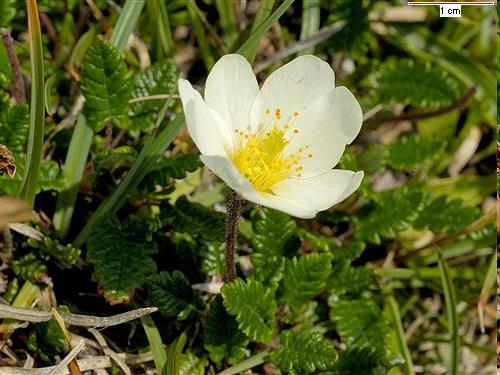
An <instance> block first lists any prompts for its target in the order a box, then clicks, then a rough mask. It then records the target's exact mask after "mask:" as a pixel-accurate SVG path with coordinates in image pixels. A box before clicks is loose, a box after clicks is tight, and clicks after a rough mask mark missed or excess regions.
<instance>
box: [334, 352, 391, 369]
mask: <svg viewBox="0 0 500 375" xmlns="http://www.w3.org/2000/svg"><path fill="white" fill-rule="evenodd" d="M333 374H334V375H346V374H349V375H386V374H387V367H386V363H385V360H384V357H383V356H382V355H381V354H380V353H379V352H377V351H374V350H373V349H370V348H363V349H357V348H355V349H351V350H348V351H345V352H340V355H339V359H338V361H337V363H336V365H335V368H334V369H333Z"/></svg>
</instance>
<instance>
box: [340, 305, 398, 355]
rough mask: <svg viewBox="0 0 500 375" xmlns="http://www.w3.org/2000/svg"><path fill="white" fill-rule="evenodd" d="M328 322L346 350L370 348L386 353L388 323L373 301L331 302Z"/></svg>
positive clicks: (388, 331) (388, 332)
mask: <svg viewBox="0 0 500 375" xmlns="http://www.w3.org/2000/svg"><path fill="white" fill-rule="evenodd" d="M330 304H331V308H330V320H331V321H332V322H335V326H336V328H337V332H338V333H339V334H340V336H341V337H342V339H343V340H344V341H345V343H346V345H347V348H348V349H353V348H360V349H362V348H371V349H373V350H376V351H378V352H380V353H384V354H385V353H386V351H387V342H388V339H389V334H390V330H389V323H388V322H387V321H386V319H385V318H384V316H383V314H382V311H381V310H380V308H379V307H378V306H377V305H376V304H375V302H374V301H372V300H368V299H357V300H352V301H344V300H342V301H332V302H331V303H330Z"/></svg>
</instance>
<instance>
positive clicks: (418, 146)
mask: <svg viewBox="0 0 500 375" xmlns="http://www.w3.org/2000/svg"><path fill="white" fill-rule="evenodd" d="M443 146H444V143H443V142H442V141H441V140H439V139H432V138H420V137H419V136H411V137H401V138H399V139H398V140H397V141H396V142H394V143H391V144H390V145H388V146H387V154H386V157H385V163H386V164H387V165H389V166H390V167H392V168H394V169H396V170H398V171H401V170H403V169H405V168H411V167H414V166H416V165H420V164H422V163H424V162H429V161H432V160H435V159H436V157H438V156H439V155H440V154H441V152H442V151H443Z"/></svg>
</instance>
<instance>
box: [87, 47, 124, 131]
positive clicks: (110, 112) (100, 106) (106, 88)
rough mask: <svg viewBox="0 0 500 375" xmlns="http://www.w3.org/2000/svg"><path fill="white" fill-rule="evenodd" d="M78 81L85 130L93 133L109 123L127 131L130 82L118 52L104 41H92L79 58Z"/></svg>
mask: <svg viewBox="0 0 500 375" xmlns="http://www.w3.org/2000/svg"><path fill="white" fill-rule="evenodd" d="M81 78H82V86H81V88H82V92H83V95H84V96H85V99H86V105H85V115H86V117H87V123H88V124H89V126H90V127H91V128H92V129H94V131H96V132H98V131H100V130H102V129H103V128H104V127H105V126H106V125H107V124H108V123H110V122H112V123H114V124H115V125H116V126H118V127H120V128H127V125H128V124H127V121H128V116H127V115H128V113H127V109H128V99H129V97H130V94H131V92H132V88H133V82H132V80H131V77H130V75H129V73H128V71H127V66H126V65H125V63H124V62H123V60H122V58H121V57H120V53H119V52H118V50H117V49H116V48H115V47H113V45H112V44H111V43H109V42H107V41H105V40H104V39H101V38H98V39H97V40H96V41H94V43H92V44H91V45H90V48H89V49H88V50H87V53H86V54H85V57H84V58H83V62H82V69H81Z"/></svg>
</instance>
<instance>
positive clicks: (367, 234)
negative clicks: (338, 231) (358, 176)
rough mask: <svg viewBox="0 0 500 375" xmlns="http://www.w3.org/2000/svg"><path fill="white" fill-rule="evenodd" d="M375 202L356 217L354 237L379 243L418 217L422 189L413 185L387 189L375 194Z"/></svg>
mask: <svg viewBox="0 0 500 375" xmlns="http://www.w3.org/2000/svg"><path fill="white" fill-rule="evenodd" d="M375 197H376V199H377V202H376V203H375V205H374V207H373V208H372V209H371V210H370V211H369V212H368V213H367V214H366V213H365V215H362V216H360V217H359V218H357V219H358V220H359V222H358V224H357V225H356V234H355V236H356V238H357V239H360V240H364V241H367V242H370V243H374V244H380V243H381V241H382V240H381V239H382V238H394V237H396V236H397V233H398V232H400V231H402V230H404V229H406V228H408V226H410V225H411V224H412V223H413V221H414V220H415V219H416V218H417V217H418V212H419V211H420V210H421V208H422V205H423V203H424V195H423V193H422V191H421V190H420V189H418V188H415V187H407V186H405V187H402V188H397V189H393V190H387V191H384V192H381V193H378V194H376V195H375Z"/></svg>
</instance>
